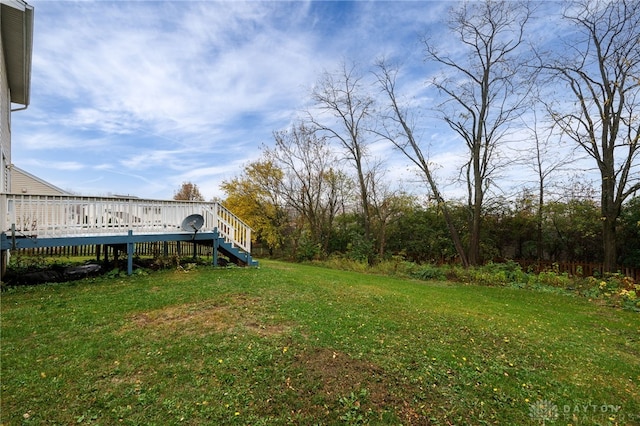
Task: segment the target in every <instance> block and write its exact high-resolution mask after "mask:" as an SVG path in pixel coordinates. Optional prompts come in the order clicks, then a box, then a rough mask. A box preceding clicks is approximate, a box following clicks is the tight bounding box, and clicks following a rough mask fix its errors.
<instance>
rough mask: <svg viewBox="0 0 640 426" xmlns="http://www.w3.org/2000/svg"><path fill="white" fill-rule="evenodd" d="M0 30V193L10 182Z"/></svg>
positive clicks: (6, 92)
mask: <svg viewBox="0 0 640 426" xmlns="http://www.w3.org/2000/svg"><path fill="white" fill-rule="evenodd" d="M3 44H4V43H3V41H2V32H1V31H0V193H2V192H8V191H9V187H10V182H11V177H10V174H9V165H10V164H11V122H10V120H11V97H10V95H9V81H8V80H7V68H6V63H5V56H4V47H3Z"/></svg>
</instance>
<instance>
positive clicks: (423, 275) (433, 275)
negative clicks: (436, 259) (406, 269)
mask: <svg viewBox="0 0 640 426" xmlns="http://www.w3.org/2000/svg"><path fill="white" fill-rule="evenodd" d="M410 275H411V276H412V277H414V278H417V279H420V280H425V281H427V280H446V279H447V276H446V275H445V273H444V271H443V270H442V268H439V267H437V266H435V265H431V264H428V263H427V264H425V265H422V266H420V268H419V269H417V270H415V271H412V272H411V274H410Z"/></svg>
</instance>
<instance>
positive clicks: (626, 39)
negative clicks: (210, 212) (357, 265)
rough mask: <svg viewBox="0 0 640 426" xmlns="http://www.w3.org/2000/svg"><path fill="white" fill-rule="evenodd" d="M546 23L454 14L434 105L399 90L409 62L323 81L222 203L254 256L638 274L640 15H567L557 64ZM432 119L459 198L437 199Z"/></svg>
mask: <svg viewBox="0 0 640 426" xmlns="http://www.w3.org/2000/svg"><path fill="white" fill-rule="evenodd" d="M548 7H550V6H549V4H548V3H546V4H545V3H533V2H526V1H489V0H483V1H478V2H464V3H459V4H455V5H453V6H451V8H450V11H449V15H448V16H447V17H446V18H445V19H446V22H444V23H445V24H446V27H447V29H448V34H447V35H448V38H446V39H447V40H448V41H449V44H448V45H447V46H445V45H443V44H442V43H441V40H443V39H444V38H443V37H442V34H426V35H425V36H423V37H422V38H421V39H420V43H421V46H422V48H423V55H424V60H425V64H426V65H428V66H429V67H435V68H436V69H437V70H439V71H438V72H437V73H435V74H433V73H432V74H431V76H430V77H429V78H428V83H427V90H430V93H431V94H432V95H433V96H432V98H429V99H428V100H425V99H422V98H415V97H412V93H411V92H410V91H409V90H408V89H406V82H407V73H406V72H405V70H403V68H402V66H401V65H400V64H401V63H402V58H375V59H374V60H372V65H371V66H366V67H363V66H360V65H357V64H355V63H349V62H348V61H346V60H344V61H343V62H342V63H341V64H340V66H339V67H338V68H337V69H336V70H333V71H325V72H323V73H322V74H321V75H320V76H319V78H318V80H317V82H316V84H315V86H314V87H313V89H312V90H311V91H310V94H309V99H308V101H309V102H308V105H309V107H308V108H307V109H306V110H305V111H302V112H301V114H300V116H299V120H298V121H297V122H296V123H295V124H293V125H292V126H291V128H290V129H287V130H280V131H275V132H274V134H273V137H274V141H273V143H271V144H268V145H265V146H263V148H262V150H261V157H260V158H259V159H257V160H256V161H254V162H251V163H250V164H248V165H247V166H246V167H245V168H244V170H243V171H242V173H240V175H239V176H237V177H235V178H233V179H231V180H228V181H225V182H223V184H222V186H221V188H222V189H223V191H224V192H225V194H226V199H225V200H224V203H225V204H226V205H227V207H228V208H230V209H231V210H232V211H234V212H236V214H238V215H239V216H240V217H242V218H243V219H244V220H246V221H247V223H248V224H249V225H251V226H252V227H253V228H254V230H255V237H256V239H257V241H258V242H259V243H261V244H263V245H264V246H265V247H267V248H268V249H269V250H271V251H273V252H276V251H278V250H285V251H286V252H287V253H288V254H289V255H291V256H294V257H297V258H311V257H323V256H328V255H331V254H333V253H340V254H343V255H349V256H352V257H355V258H358V259H361V260H363V261H367V262H369V263H372V262H376V261H377V260H378V259H381V258H384V257H385V256H390V255H394V254H403V255H405V256H407V257H409V258H411V259H413V260H416V261H434V260H447V261H452V260H455V261H458V262H460V263H462V264H463V265H465V266H469V265H478V264H481V263H482V262H485V261H487V260H492V259H496V258H505V257H519V258H537V259H551V260H560V259H562V260H582V261H599V262H603V264H604V269H605V271H615V268H616V266H617V265H620V264H627V265H632V266H633V265H636V266H637V265H639V264H640V256H639V255H638V251H639V248H638V242H637V241H638V240H640V238H638V237H639V236H640V235H639V233H640V217H639V216H640V213H639V211H640V202H639V201H638V197H636V195H637V191H638V190H639V189H640V165H639V148H640V144H639V139H640V115H639V114H640V42H639V40H640V3H639V2H636V1H627V0H619V1H616V2H594V1H589V0H577V1H569V2H565V3H562V6H561V7H562V9H561V10H559V11H557V12H555V13H559V14H561V19H560V20H559V21H558V22H561V23H562V25H563V32H562V34H561V35H560V36H559V37H558V39H556V40H553V46H552V47H553V48H550V46H549V45H548V44H544V43H542V42H538V40H535V39H534V37H533V36H531V35H530V34H533V32H532V30H531V28H532V27H533V26H534V25H535V24H536V22H538V21H537V20H538V19H539V16H540V15H541V14H544V13H548V11H549V10H548ZM553 7H559V4H558V3H553ZM436 36H437V38H436ZM452 40H454V41H455V44H454V45H453V47H452V44H451V41H452ZM430 69H431V68H430ZM424 111H429V113H430V114H432V115H435V116H436V117H438V118H439V120H440V122H441V123H444V124H445V125H446V126H447V127H448V128H449V130H450V131H451V134H452V135H454V136H455V138H449V140H447V143H450V144H451V143H458V144H461V146H463V147H464V152H465V156H464V161H463V162H462V163H461V164H460V169H459V174H458V175H457V177H456V178H455V185H456V187H457V188H459V189H461V193H463V194H464V195H463V196H457V197H452V196H450V195H447V192H446V191H444V189H445V184H447V185H448V186H446V187H447V188H448V187H450V186H451V183H450V182H445V181H443V178H442V177H441V176H439V175H438V171H439V166H440V165H439V164H437V163H436V162H434V161H432V159H431V158H430V148H431V145H430V143H431V142H430V139H429V138H428V136H427V135H428V134H429V129H428V128H425V125H426V124H425V122H424V119H423V118H422V117H423V115H422V114H423V113H424ZM452 139H455V141H454V142H452V141H451V140H452ZM381 143H386V144H389V145H391V146H393V147H394V148H395V150H396V151H397V152H399V153H401V154H402V155H403V156H404V158H405V159H406V161H407V162H408V163H409V164H411V165H412V167H413V169H414V170H415V171H416V173H417V175H418V177H419V179H420V180H421V181H422V182H423V185H422V188H423V191H422V192H423V193H422V194H420V195H418V194H413V193H409V192H407V191H403V190H402V186H401V185H398V183H397V182H390V180H389V179H388V178H387V176H388V175H389V173H388V165H387V163H386V161H385V159H384V158H379V157H376V155H375V152H376V151H375V148H376V146H377V145H379V144H381ZM578 160H580V161H581V162H582V163H583V164H585V163H587V164H589V165H590V166H589V167H590V168H592V169H594V170H596V172H597V176H598V178H597V181H596V183H595V184H594V185H595V189H594V188H592V186H593V185H592V184H591V182H588V181H587V182H585V178H584V175H581V174H580V172H579V171H578V170H574V169H573V168H572V165H573V164H575V162H576V161H578ZM522 170H527V173H528V174H530V175H531V176H532V181H531V183H530V184H524V185H521V186H520V187H518V188H513V187H509V188H507V185H505V179H504V177H503V176H505V175H508V174H509V173H514V172H515V173H517V172H518V171H522ZM634 197H635V198H634Z"/></svg>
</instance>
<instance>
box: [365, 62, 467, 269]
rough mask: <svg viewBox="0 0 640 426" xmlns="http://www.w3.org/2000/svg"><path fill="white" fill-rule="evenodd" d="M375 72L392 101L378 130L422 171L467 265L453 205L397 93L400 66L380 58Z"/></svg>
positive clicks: (408, 111)
mask: <svg viewBox="0 0 640 426" xmlns="http://www.w3.org/2000/svg"><path fill="white" fill-rule="evenodd" d="M375 75H376V77H377V79H378V83H379V85H380V88H381V90H382V92H383V94H384V95H385V96H386V97H387V98H388V100H389V104H388V109H387V112H386V113H383V120H382V125H383V128H382V129H381V130H379V131H376V133H377V134H378V135H379V136H381V137H383V138H385V139H387V140H389V141H390V142H391V143H393V144H394V145H395V147H396V148H398V149H399V150H400V152H402V153H403V154H404V155H405V156H406V157H407V158H408V159H409V160H410V161H411V162H412V163H413V164H414V165H415V166H416V167H417V168H418V170H420V173H421V174H422V176H423V178H424V179H425V180H426V182H427V184H428V185H429V189H430V191H431V194H432V196H433V198H434V199H435V200H436V202H437V203H438V206H439V207H440V208H441V210H442V213H443V216H444V219H445V223H446V224H447V229H448V230H449V234H450V235H451V240H452V241H453V244H454V246H455V249H456V252H457V254H458V257H459V258H460V261H461V262H462V264H463V266H464V267H468V266H469V261H468V258H467V253H466V251H465V249H464V246H463V244H462V240H461V239H460V235H459V234H458V227H457V226H456V224H455V221H454V218H453V215H451V213H450V212H449V207H448V205H447V203H446V201H445V199H444V197H443V196H442V193H441V192H440V189H439V187H438V183H437V181H436V178H435V175H434V173H433V164H432V163H431V162H429V159H428V158H427V156H426V155H425V154H424V153H423V149H422V146H421V144H420V141H419V140H418V139H417V138H416V137H415V136H414V126H413V121H412V118H411V116H410V114H411V113H410V110H409V109H408V108H407V107H405V106H403V105H402V104H401V101H400V100H399V99H398V93H396V92H397V91H396V81H397V75H398V68H397V67H393V66H390V65H389V64H388V63H386V62H385V61H384V60H379V61H378V62H377V71H376V73H375Z"/></svg>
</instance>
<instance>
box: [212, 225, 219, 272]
mask: <svg viewBox="0 0 640 426" xmlns="http://www.w3.org/2000/svg"><path fill="white" fill-rule="evenodd" d="M219 238H220V236H219V234H218V228H214V229H213V253H212V256H211V257H213V259H212V262H213V266H214V267H215V266H218V245H219V244H220V241H219Z"/></svg>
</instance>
